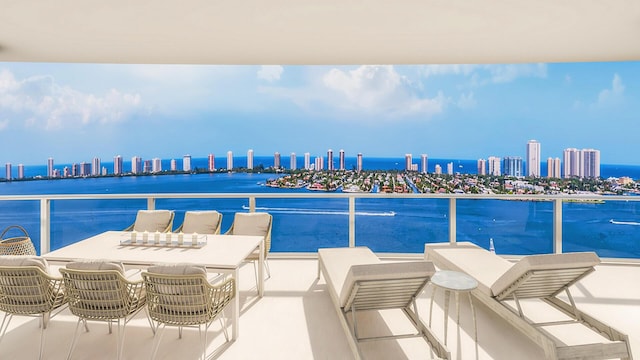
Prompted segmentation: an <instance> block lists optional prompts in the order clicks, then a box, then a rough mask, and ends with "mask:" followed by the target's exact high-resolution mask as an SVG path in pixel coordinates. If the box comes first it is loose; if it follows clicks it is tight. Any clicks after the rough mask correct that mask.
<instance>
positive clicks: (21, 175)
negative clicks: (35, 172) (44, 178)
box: [18, 164, 24, 179]
mask: <svg viewBox="0 0 640 360" xmlns="http://www.w3.org/2000/svg"><path fill="white" fill-rule="evenodd" d="M18 179H24V165H22V164H18Z"/></svg>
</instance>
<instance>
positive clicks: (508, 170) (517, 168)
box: [502, 156, 522, 177]
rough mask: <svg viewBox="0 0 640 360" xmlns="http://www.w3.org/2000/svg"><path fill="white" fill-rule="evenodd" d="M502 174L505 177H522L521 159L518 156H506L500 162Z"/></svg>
mask: <svg viewBox="0 0 640 360" xmlns="http://www.w3.org/2000/svg"><path fill="white" fill-rule="evenodd" d="M502 165H503V173H504V174H505V175H507V176H514V177H521V176H522V158H521V157H520V156H506V157H505V158H504V159H503V160H502Z"/></svg>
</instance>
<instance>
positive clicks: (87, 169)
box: [80, 161, 91, 176]
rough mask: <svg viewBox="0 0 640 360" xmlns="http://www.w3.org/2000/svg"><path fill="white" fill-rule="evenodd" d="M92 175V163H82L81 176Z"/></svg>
mask: <svg viewBox="0 0 640 360" xmlns="http://www.w3.org/2000/svg"><path fill="white" fill-rule="evenodd" d="M89 175H91V164H90V163H88V162H84V161H83V162H81V163H80V176H89Z"/></svg>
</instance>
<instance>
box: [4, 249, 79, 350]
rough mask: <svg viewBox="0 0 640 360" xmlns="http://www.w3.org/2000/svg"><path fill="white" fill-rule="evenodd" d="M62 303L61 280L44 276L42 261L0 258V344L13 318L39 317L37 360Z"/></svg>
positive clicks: (32, 258) (45, 272) (28, 258)
mask: <svg viewBox="0 0 640 360" xmlns="http://www.w3.org/2000/svg"><path fill="white" fill-rule="evenodd" d="M65 300H66V298H65V296H64V285H63V281H62V278H58V277H54V276H51V275H50V274H48V264H47V261H46V260H45V259H43V258H40V257H35V256H0V311H3V312H4V313H5V314H4V318H3V319H2V325H1V326H0V342H1V341H2V339H3V338H4V335H5V333H6V332H7V329H8V328H9V323H10V322H11V319H12V318H13V316H14V315H26V316H37V317H39V318H40V352H39V359H42V358H43V350H44V342H45V329H46V328H47V324H48V322H49V319H50V318H51V317H53V316H55V315H56V314H57V313H58V312H59V310H62V306H63V305H64V304H65ZM56 310H57V311H56ZM54 311H56V312H55V313H54Z"/></svg>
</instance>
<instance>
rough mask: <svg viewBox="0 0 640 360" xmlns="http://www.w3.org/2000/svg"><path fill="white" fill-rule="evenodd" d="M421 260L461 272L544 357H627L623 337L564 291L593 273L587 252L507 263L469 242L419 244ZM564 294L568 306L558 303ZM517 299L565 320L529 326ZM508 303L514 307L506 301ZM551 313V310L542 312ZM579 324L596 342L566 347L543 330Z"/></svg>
mask: <svg viewBox="0 0 640 360" xmlns="http://www.w3.org/2000/svg"><path fill="white" fill-rule="evenodd" d="M425 259H426V260H431V261H433V262H434V263H435V264H436V265H437V266H438V267H439V268H441V269H446V270H455V271H460V272H464V273H466V274H468V275H470V276H472V277H474V278H475V279H476V280H477V281H478V288H477V289H476V290H474V291H473V292H472V295H473V296H474V297H475V298H477V299H478V300H480V301H481V302H482V303H484V304H485V305H486V306H487V307H488V308H489V309H491V310H492V311H494V312H495V313H497V314H498V315H499V316H501V317H502V318H504V319H505V320H506V321H507V322H509V323H510V324H511V325H513V326H515V327H516V328H517V329H518V330H519V331H521V332H522V333H523V334H525V335H526V336H527V337H528V338H530V339H531V340H532V341H534V342H535V343H536V344H538V345H540V346H541V347H542V349H543V350H544V352H545V357H546V358H547V359H593V360H595V359H611V358H620V359H632V356H631V347H630V345H629V339H628V337H627V335H625V334H623V333H621V332H619V331H617V330H616V329H614V328H612V327H610V326H609V325H606V324H605V323H603V322H601V321H599V320H597V319H595V318H593V317H591V316H589V315H588V314H585V313H584V312H582V311H580V310H578V309H577V307H576V304H575V302H574V300H573V297H572V296H571V293H570V292H569V287H571V286H572V285H573V284H575V283H576V282H577V281H579V280H580V279H582V278H583V277H585V276H586V275H588V274H590V273H591V272H592V271H594V270H595V269H594V266H595V265H597V264H599V263H600V259H599V258H598V256H597V255H596V254H595V253H593V252H581V253H564V254H548V255H531V256H525V257H523V258H522V259H520V261H518V262H517V263H515V264H514V263H512V262H510V261H508V260H506V259H504V258H502V257H500V256H498V255H496V254H494V253H492V252H490V251H487V250H485V249H483V248H481V247H478V246H477V245H475V244H472V243H469V242H460V243H455V244H451V243H438V244H426V245H425ZM562 292H566V295H567V297H568V299H569V303H567V302H566V301H564V300H562V299H559V298H558V297H557V295H558V294H560V293H562ZM522 299H540V300H542V301H544V303H546V304H547V305H546V306H545V307H548V306H551V307H553V308H554V309H556V310H558V311H560V312H561V313H563V314H564V315H566V317H568V318H570V319H569V320H563V321H551V322H538V323H535V322H533V321H532V320H531V319H530V318H529V317H527V316H525V315H524V313H523V310H522V306H521V304H520V300H522ZM507 300H513V302H514V303H515V308H514V306H512V305H510V304H509V303H507V302H506V301H507ZM548 310H551V309H548ZM575 323H582V324H583V325H585V327H587V328H589V329H591V330H593V331H595V332H596V333H599V334H600V335H602V340H603V341H601V342H593V343H588V344H577V345H576V344H573V345H568V344H567V343H565V342H563V341H562V340H561V339H559V338H558V337H557V336H555V335H553V334H552V333H551V332H549V331H547V330H546V329H545V327H549V326H561V325H567V324H575Z"/></svg>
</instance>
